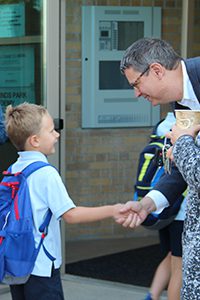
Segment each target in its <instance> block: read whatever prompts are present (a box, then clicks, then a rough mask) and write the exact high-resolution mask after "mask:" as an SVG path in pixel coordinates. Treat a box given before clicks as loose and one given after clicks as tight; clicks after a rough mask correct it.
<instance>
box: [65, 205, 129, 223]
mask: <svg viewBox="0 0 200 300" xmlns="http://www.w3.org/2000/svg"><path fill="white" fill-rule="evenodd" d="M122 207H123V204H115V205H105V206H99V207H82V206H77V207H75V208H72V209H70V210H68V211H67V212H65V213H64V214H63V215H62V218H63V219H64V221H65V222H66V223H70V224H76V223H87V222H95V221H100V220H103V219H106V218H114V219H115V220H118V219H119V218H123V219H124V220H125V218H126V217H127V215H126V214H124V213H123V214H122V213H121V212H120V210H121V209H122Z"/></svg>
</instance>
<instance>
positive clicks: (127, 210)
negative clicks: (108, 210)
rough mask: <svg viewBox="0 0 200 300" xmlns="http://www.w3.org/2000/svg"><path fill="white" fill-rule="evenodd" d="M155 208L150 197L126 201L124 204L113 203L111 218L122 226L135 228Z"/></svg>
mask: <svg viewBox="0 0 200 300" xmlns="http://www.w3.org/2000/svg"><path fill="white" fill-rule="evenodd" d="M154 210H156V206H155V204H154V202H153V200H152V199H151V198H150V197H144V198H143V199H142V200H141V201H139V202H138V201H128V202H127V203H125V204H115V205H114V213H113V218H114V220H115V222H116V223H118V224H121V225H122V226H123V227H130V228H135V227H137V226H139V225H141V223H142V222H144V220H145V219H146V217H147V216H148V214H150V213H151V212H152V211H154Z"/></svg>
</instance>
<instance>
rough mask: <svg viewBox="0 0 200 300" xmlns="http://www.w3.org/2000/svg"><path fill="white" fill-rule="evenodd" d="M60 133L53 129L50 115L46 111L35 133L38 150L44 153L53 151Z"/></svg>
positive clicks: (47, 153)
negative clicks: (39, 128)
mask: <svg viewBox="0 0 200 300" xmlns="http://www.w3.org/2000/svg"><path fill="white" fill-rule="evenodd" d="M59 136H60V134H59V133H58V132H57V131H55V129H54V122H53V119H52V117H51V116H50V115H49V114H48V113H46V114H45V115H44V116H43V118H42V126H41V130H40V132H39V133H38V134H37V137H38V141H39V147H38V151H40V152H42V153H43V154H45V155H50V154H53V153H54V152H55V144H56V143H57V141H58V138H59Z"/></svg>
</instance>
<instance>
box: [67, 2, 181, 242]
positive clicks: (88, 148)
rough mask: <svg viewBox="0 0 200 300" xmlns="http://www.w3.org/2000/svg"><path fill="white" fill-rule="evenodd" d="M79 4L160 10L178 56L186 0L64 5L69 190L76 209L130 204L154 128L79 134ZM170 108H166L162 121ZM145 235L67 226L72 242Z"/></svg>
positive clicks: (105, 225)
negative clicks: (141, 156) (141, 154)
mask: <svg viewBox="0 0 200 300" xmlns="http://www.w3.org/2000/svg"><path fill="white" fill-rule="evenodd" d="M81 5H116V6H120V5H121V6H126V5H127V6H161V7H162V38H164V39H166V40H168V41H169V42H170V43H171V44H172V45H173V46H174V48H175V49H176V50H177V51H179V52H180V38H181V14H182V9H181V5H182V1H178V0H176V1H175V0H174V1H172V0H163V1H156V0H155V1H151V0H141V1H134V0H130V1H128V0H124V1H122V0H121V1H120V0H101V1H98V0H96V1H95V0H93V1H92V0H85V1H84V0H83V1H81V0H73V1H72V0H67V1H66V185H67V188H68V191H69V194H70V196H71V197H72V199H73V200H74V201H75V203H76V204H77V205H88V206H94V205H104V204H112V203H116V202H126V201H127V200H130V199H131V198H132V195H133V183H134V181H135V176H136V169H137V159H138V155H139V152H140V150H141V149H142V148H143V147H144V145H145V144H146V143H147V141H148V136H149V133H150V132H151V128H128V129H127V128H123V129H92V130H87V129H84V130H83V129H81ZM168 109H169V108H168V106H164V107H162V110H161V117H163V116H165V115H166V112H167V111H168ZM142 234H143V235H145V234H152V232H150V231H148V230H147V231H145V230H144V229H143V228H142V227H141V228H139V229H137V230H136V231H133V230H127V229H124V228H121V227H120V226H119V225H115V224H114V222H113V221H112V220H106V221H102V222H97V223H94V224H92V225H91V224H85V225H72V226H67V238H68V240H74V239H92V238H95V239H98V238H110V237H122V236H124V237H125V236H133V235H142Z"/></svg>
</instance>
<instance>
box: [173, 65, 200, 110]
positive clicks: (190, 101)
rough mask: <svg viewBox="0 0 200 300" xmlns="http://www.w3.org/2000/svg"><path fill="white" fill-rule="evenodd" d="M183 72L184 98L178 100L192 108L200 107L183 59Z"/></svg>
mask: <svg viewBox="0 0 200 300" xmlns="http://www.w3.org/2000/svg"><path fill="white" fill-rule="evenodd" d="M181 66H182V72H183V98H182V100H181V101H178V103H179V104H181V105H183V106H187V107H189V108H190V109H194V110H197V109H200V104H199V101H198V99H197V97H196V95H195V92H194V89H193V87H192V84H191V81H190V78H189V76H188V73H187V70H186V66H185V63H184V61H183V60H182V61H181Z"/></svg>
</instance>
